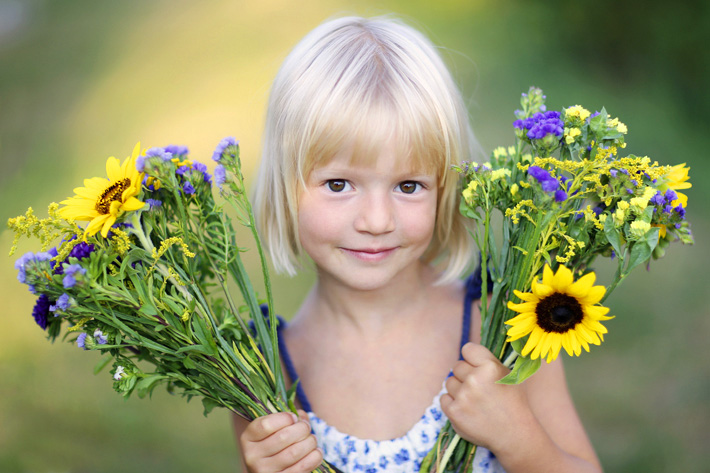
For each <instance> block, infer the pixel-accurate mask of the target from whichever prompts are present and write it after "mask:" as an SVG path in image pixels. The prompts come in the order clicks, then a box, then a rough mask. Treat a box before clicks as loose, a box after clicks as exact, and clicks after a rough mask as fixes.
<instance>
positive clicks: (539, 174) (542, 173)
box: [528, 166, 554, 182]
mask: <svg viewBox="0 0 710 473" xmlns="http://www.w3.org/2000/svg"><path fill="white" fill-rule="evenodd" d="M528 174H530V175H531V176H532V177H534V178H535V179H537V180H538V181H540V182H542V181H546V180H548V179H554V178H553V177H552V176H551V175H550V173H549V172H547V171H546V170H544V169H542V168H541V167H540V166H530V167H529V168H528Z"/></svg>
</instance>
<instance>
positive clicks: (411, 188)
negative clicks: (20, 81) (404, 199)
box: [397, 181, 420, 194]
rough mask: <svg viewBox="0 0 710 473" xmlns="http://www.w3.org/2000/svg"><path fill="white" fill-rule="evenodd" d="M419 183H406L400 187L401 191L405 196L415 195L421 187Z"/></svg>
mask: <svg viewBox="0 0 710 473" xmlns="http://www.w3.org/2000/svg"><path fill="white" fill-rule="evenodd" d="M419 186H420V185H419V183H417V182H414V181H404V182H403V183H401V184H400V185H399V186H397V187H399V190H400V191H401V192H402V193H403V194H414V193H415V192H416V191H417V188H418V187H419Z"/></svg>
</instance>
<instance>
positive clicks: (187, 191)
mask: <svg viewBox="0 0 710 473" xmlns="http://www.w3.org/2000/svg"><path fill="white" fill-rule="evenodd" d="M182 191H183V192H184V193H185V194H186V195H191V194H194V193H195V188H194V187H193V186H192V184H190V181H185V183H184V184H183V185H182Z"/></svg>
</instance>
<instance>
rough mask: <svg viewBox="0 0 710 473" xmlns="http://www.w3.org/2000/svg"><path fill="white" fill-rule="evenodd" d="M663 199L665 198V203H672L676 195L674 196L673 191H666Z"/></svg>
mask: <svg viewBox="0 0 710 473" xmlns="http://www.w3.org/2000/svg"><path fill="white" fill-rule="evenodd" d="M664 197H665V198H666V201H668V202H673V201H674V200H676V199H677V198H678V194H676V193H675V191H674V190H673V189H668V190H667V191H666V194H665V196H664Z"/></svg>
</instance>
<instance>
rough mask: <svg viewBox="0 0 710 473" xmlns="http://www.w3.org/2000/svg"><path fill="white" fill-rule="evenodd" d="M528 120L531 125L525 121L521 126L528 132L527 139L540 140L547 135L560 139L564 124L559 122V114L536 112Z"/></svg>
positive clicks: (554, 112)
mask: <svg viewBox="0 0 710 473" xmlns="http://www.w3.org/2000/svg"><path fill="white" fill-rule="evenodd" d="M529 120H532V125H531V124H530V122H527V121H526V122H524V123H522V125H523V127H524V128H525V129H527V130H528V133H527V137H528V138H530V139H531V140H541V139H543V138H545V137H546V136H547V135H554V136H555V137H556V138H558V139H559V138H562V135H563V133H564V122H563V121H562V120H560V112H556V111H549V112H544V113H540V112H538V113H536V114H535V115H533V116H532V118H531V119H529ZM528 125H531V126H528Z"/></svg>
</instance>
